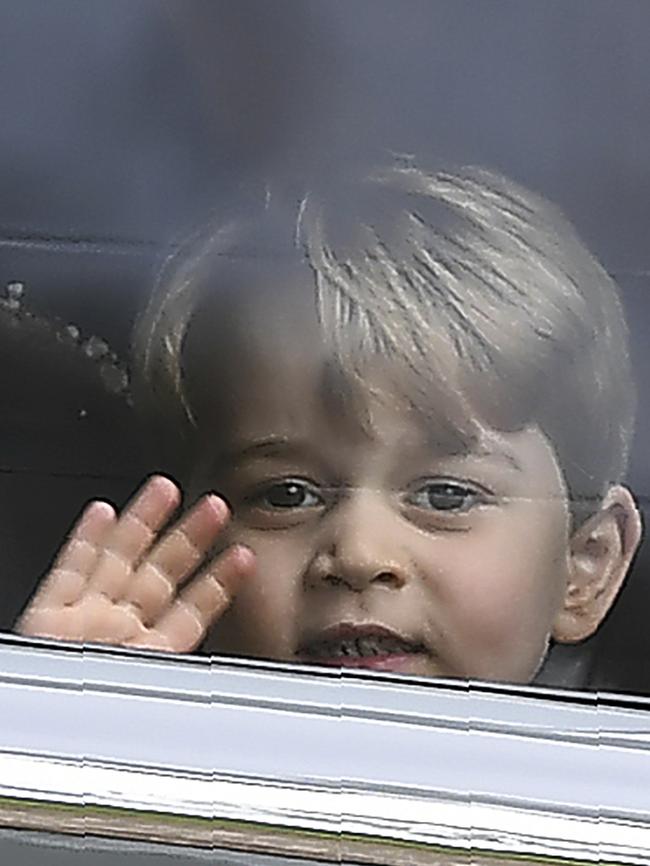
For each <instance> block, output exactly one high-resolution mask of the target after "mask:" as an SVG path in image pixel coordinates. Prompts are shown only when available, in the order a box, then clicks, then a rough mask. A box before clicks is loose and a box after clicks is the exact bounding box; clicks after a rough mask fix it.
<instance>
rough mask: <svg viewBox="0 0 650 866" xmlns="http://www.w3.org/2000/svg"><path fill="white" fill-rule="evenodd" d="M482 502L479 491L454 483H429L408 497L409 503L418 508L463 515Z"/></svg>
mask: <svg viewBox="0 0 650 866" xmlns="http://www.w3.org/2000/svg"><path fill="white" fill-rule="evenodd" d="M481 501H482V498H481V494H480V492H479V491H478V490H475V489H474V488H472V487H468V486H466V485H465V484H457V483H456V482H452V481H429V482H427V483H426V484H423V485H422V486H421V487H418V488H417V489H416V490H414V491H413V492H412V493H410V494H409V496H408V502H409V503H410V504H411V505H415V506H417V507H418V508H427V509H429V510H433V511H446V512H456V513H462V512H465V511H469V510H470V509H471V508H473V507H474V506H475V505H477V504H479V503H480V502H481Z"/></svg>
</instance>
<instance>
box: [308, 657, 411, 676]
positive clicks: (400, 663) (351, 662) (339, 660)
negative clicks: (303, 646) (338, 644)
mask: <svg viewBox="0 0 650 866" xmlns="http://www.w3.org/2000/svg"><path fill="white" fill-rule="evenodd" d="M425 659H426V656H425V654H424V653H402V654H399V655H398V654H395V655H383V656H336V657H335V658H315V657H314V656H300V657H299V661H300V662H302V663H303V664H310V665H325V666H326V667H334V668H365V669H366V670H373V671H392V672H393V673H415V672H416V671H417V670H418V669H421V668H422V663H423V662H424V661H425Z"/></svg>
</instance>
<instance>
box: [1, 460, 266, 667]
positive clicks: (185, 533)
mask: <svg viewBox="0 0 650 866" xmlns="http://www.w3.org/2000/svg"><path fill="white" fill-rule="evenodd" d="M179 504H180V491H179V489H178V487H177V486H176V485H175V484H174V483H173V482H172V481H170V480H169V479H167V478H164V477H162V476H154V477H153V478H151V479H149V481H147V482H146V483H145V485H144V486H143V487H142V488H141V489H140V490H139V491H138V493H137V494H136V496H135V497H134V498H133V499H132V500H131V502H130V503H129V504H128V505H127V506H126V507H125V508H124V510H123V511H122V513H121V515H119V516H118V515H117V514H116V512H115V509H114V508H113V507H112V506H111V505H109V504H108V503H107V502H100V501H96V502H91V503H90V505H88V507H87V508H86V509H85V511H84V512H83V514H82V515H81V518H80V519H79V522H78V523H77V524H76V526H75V527H74V529H73V530H72V533H71V535H70V537H69V539H68V541H67V542H66V544H65V545H64V547H63V549H62V550H61V552H60V553H59V556H58V558H57V560H56V562H55V564H54V566H53V568H52V570H51V571H50V573H49V574H48V575H47V576H46V577H45V578H44V580H43V582H42V583H41V585H40V586H39V587H38V589H37V591H36V594H35V595H34V597H33V598H32V600H31V601H30V603H29V605H28V607H27V609H26V610H25V612H24V613H23V614H22V616H21V617H20V619H19V620H18V623H17V625H16V631H17V632H18V633H19V634H22V635H28V636H32V637H53V638H59V639H62V640H69V641H87V642H92V643H108V644H117V645H120V646H127V647H146V648H149V649H158V650H166V651H168V652H189V651H191V650H193V649H195V648H196V647H197V646H198V645H199V644H200V643H201V641H202V640H203V638H204V637H205V634H206V632H207V630H208V629H209V627H210V626H211V625H212V623H214V622H215V621H216V620H218V619H219V617H220V616H221V615H222V614H223V612H224V611H225V610H226V608H227V607H228V605H229V604H230V601H231V599H232V597H233V595H234V594H235V592H236V590H237V586H238V584H239V581H240V579H241V578H243V577H245V575H246V574H249V573H251V572H252V570H253V568H254V554H253V552H252V551H251V550H249V549H248V548H247V547H243V546H240V545H236V546H233V547H230V548H228V549H227V550H225V551H224V552H223V553H221V554H220V555H218V556H216V557H214V558H212V559H207V556H208V553H209V551H210V549H211V548H212V545H213V544H214V543H215V541H216V539H217V538H218V536H219V533H220V532H221V531H222V530H223V528H224V526H225V525H226V523H227V521H228V516H229V515H228V508H227V506H226V504H225V503H224V501H223V500H222V499H220V498H219V497H218V496H215V495H214V494H208V495H206V496H204V497H203V498H202V499H200V500H199V502H198V503H197V504H196V505H195V506H194V507H193V508H192V509H191V510H190V511H188V512H187V514H185V515H184V516H183V517H182V518H181V519H180V520H179V521H178V523H176V524H175V525H174V526H172V528H171V529H169V530H167V531H165V532H163V527H164V526H165V525H166V524H167V522H168V521H169V520H170V518H171V517H172V515H173V514H174V512H175V511H176V509H177V508H178V506H179Z"/></svg>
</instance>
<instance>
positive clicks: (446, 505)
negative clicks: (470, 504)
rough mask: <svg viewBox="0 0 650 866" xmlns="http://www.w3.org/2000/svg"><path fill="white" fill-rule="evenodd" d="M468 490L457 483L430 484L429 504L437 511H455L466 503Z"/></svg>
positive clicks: (468, 494) (428, 491) (428, 492)
mask: <svg viewBox="0 0 650 866" xmlns="http://www.w3.org/2000/svg"><path fill="white" fill-rule="evenodd" d="M469 496H470V492H469V491H468V490H465V489H464V488H463V487H459V486H458V485H457V484H430V485H429V487H428V490H427V498H428V501H429V505H430V506H431V507H432V508H435V509H436V510H437V511H457V510H458V509H460V508H462V507H463V506H464V505H466V504H467V500H468V497H469Z"/></svg>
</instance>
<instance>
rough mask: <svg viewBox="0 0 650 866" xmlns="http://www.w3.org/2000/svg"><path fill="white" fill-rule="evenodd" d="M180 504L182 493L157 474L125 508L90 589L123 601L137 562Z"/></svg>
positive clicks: (99, 560) (100, 559)
mask: <svg viewBox="0 0 650 866" xmlns="http://www.w3.org/2000/svg"><path fill="white" fill-rule="evenodd" d="M179 503H180V491H179V489H178V487H177V486H176V485H175V484H174V482H173V481H171V480H170V479H168V478H164V477H163V476H162V475H156V476H154V477H153V478H151V479H149V481H148V482H147V483H146V484H145V486H144V487H143V488H142V489H141V490H140V491H139V492H138V493H137V495H136V496H135V498H134V499H133V500H132V501H131V502H130V503H129V504H128V505H127V506H126V507H125V509H124V511H123V512H122V514H121V516H120V518H119V520H118V521H117V523H116V524H115V526H114V528H113V530H112V531H111V532H110V533H109V535H108V536H107V538H106V540H105V544H104V549H103V551H102V552H101V554H100V556H99V558H98V561H97V564H96V566H95V569H94V573H93V575H92V578H91V580H90V583H89V589H90V590H91V591H92V592H94V593H98V594H103V595H107V596H108V597H109V598H111V599H113V600H117V599H120V598H122V596H123V594H124V591H125V590H126V587H127V585H128V583H129V581H130V580H131V577H132V574H133V572H134V570H135V569H136V567H137V563H138V561H139V560H140V558H141V557H142V555H143V554H144V553H146V551H147V550H148V549H149V548H150V546H151V544H152V543H153V541H154V539H155V538H156V535H157V534H158V532H160V530H161V529H162V527H163V526H164V525H165V523H167V521H168V520H169V518H170V517H171V515H172V514H173V513H174V511H175V510H176V509H177V508H178V505H179Z"/></svg>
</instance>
